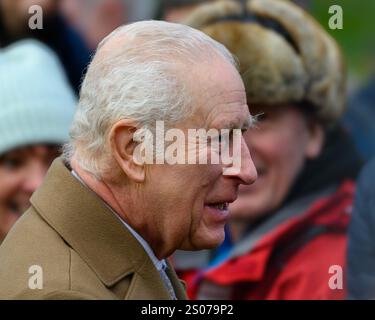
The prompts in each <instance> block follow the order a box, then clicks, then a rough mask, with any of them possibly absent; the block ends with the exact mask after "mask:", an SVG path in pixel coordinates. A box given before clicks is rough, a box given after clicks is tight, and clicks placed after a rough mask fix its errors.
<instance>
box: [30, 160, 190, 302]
mask: <svg viewBox="0 0 375 320" xmlns="http://www.w3.org/2000/svg"><path fill="white" fill-rule="evenodd" d="M30 201H31V203H32V205H33V206H34V207H35V208H36V210H37V211H38V213H39V214H40V215H41V216H42V217H43V218H44V219H45V220H46V221H47V223H48V224H50V225H51V227H52V228H54V229H55V230H56V231H57V232H58V233H59V234H60V236H61V237H62V238H63V239H64V240H65V241H66V242H67V243H68V244H69V245H70V246H71V247H72V248H73V249H74V250H75V251H76V252H77V253H78V254H79V255H80V257H81V258H82V259H83V260H84V261H85V262H86V263H87V264H88V265H89V266H90V267H91V268H92V269H93V270H94V272H95V273H96V274H97V276H98V277H99V279H100V280H101V281H102V282H103V283H104V284H105V285H106V286H107V287H109V286H112V285H114V284H116V283H117V282H118V281H120V280H121V279H122V278H124V277H125V276H127V275H129V274H131V273H137V274H138V275H139V276H140V278H142V279H149V280H150V281H151V282H153V287H154V290H155V292H156V296H155V297H151V296H150V298H160V299H168V298H169V295H168V292H167V290H166V288H165V287H164V284H163V282H162V280H161V278H160V275H159V273H158V271H157V270H156V268H155V266H154V265H153V263H152V261H151V259H150V258H149V256H148V255H147V253H146V252H145V251H144V249H143V247H142V246H141V244H140V243H139V242H138V241H137V240H136V239H135V238H134V237H133V235H132V234H131V233H130V231H129V230H128V229H127V228H125V226H124V225H123V224H122V223H121V221H120V220H119V219H118V218H117V217H116V216H115V215H114V214H113V212H111V210H110V209H109V208H108V207H107V206H106V205H105V204H104V202H103V201H102V200H101V199H100V198H99V197H98V196H97V195H96V194H94V192H93V191H91V190H90V189H88V188H87V187H85V186H83V185H82V184H81V183H80V182H79V181H78V180H77V179H76V178H74V177H73V176H72V174H71V172H70V171H69V169H68V168H67V167H66V166H65V165H64V163H63V162H62V160H61V159H60V158H58V159H56V160H55V161H54V162H53V163H52V165H51V167H50V169H49V171H48V173H47V175H46V177H45V179H44V182H43V184H42V186H41V187H40V188H39V189H38V190H37V191H36V192H35V193H34V194H33V196H32V197H31V199H30ZM171 275H172V276H175V274H174V273H172V274H171ZM175 278H176V279H171V281H172V283H173V285H174V287H175V291H177V292H176V294H177V293H179V295H178V296H177V297H178V298H184V297H185V295H184V291H183V289H182V288H181V284H180V283H179V280H178V278H177V277H176V276H175ZM138 283H140V282H139V281H138ZM136 286H137V284H134V285H133V289H136ZM176 286H177V288H176ZM132 291H134V290H132ZM145 298H147V297H145Z"/></svg>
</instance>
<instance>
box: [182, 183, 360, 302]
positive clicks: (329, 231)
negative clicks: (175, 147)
mask: <svg viewBox="0 0 375 320" xmlns="http://www.w3.org/2000/svg"><path fill="white" fill-rule="evenodd" d="M353 195H354V184H353V182H351V181H347V182H345V183H343V184H342V185H341V186H340V187H339V188H338V189H337V191H336V192H335V193H334V194H333V195H330V196H327V197H324V198H320V199H319V200H317V201H315V202H314V203H313V204H312V205H311V206H309V209H308V210H307V211H306V212H305V213H303V214H302V215H298V216H297V217H292V218H290V219H288V220H286V221H285V222H283V223H281V224H280V225H278V226H276V227H275V228H274V229H273V230H271V231H270V232H268V233H266V234H265V235H264V236H262V238H261V239H260V240H259V241H257V243H256V244H255V245H254V246H253V247H252V249H251V250H250V251H248V252H245V253H244V254H242V255H240V256H236V257H232V258H230V259H228V260H226V261H224V262H223V263H221V264H220V265H218V266H216V267H213V268H210V269H207V270H204V271H200V272H196V271H193V270H190V272H184V273H183V274H182V277H183V278H184V280H185V281H186V282H187V285H188V295H189V297H190V298H192V299H197V298H200V299H210V298H214V299H215V298H216V299H343V298H345V296H346V289H345V278H344V277H345V264H346V242H347V235H346V231H347V227H348V223H349V218H350V213H351V207H352V201H353ZM331 266H333V267H332V268H337V267H335V266H339V267H340V268H342V271H343V272H342V277H343V278H341V279H343V288H342V289H340V288H338V289H337V288H336V289H335V287H333V288H331V287H332V283H333V284H336V285H337V284H338V282H337V277H340V276H341V275H340V274H339V273H340V271H341V270H340V269H334V270H331V272H333V273H330V267H331ZM332 277H333V278H332ZM330 279H331V280H330ZM330 283H331V287H330ZM336 287H337V286H336Z"/></svg>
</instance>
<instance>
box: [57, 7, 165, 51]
mask: <svg viewBox="0 0 375 320" xmlns="http://www.w3.org/2000/svg"><path fill="white" fill-rule="evenodd" d="M159 2H160V0H79V1H77V0H63V1H61V11H62V13H63V14H64V16H65V17H67V19H68V21H69V23H70V24H71V25H72V26H74V28H75V29H76V30H78V31H79V33H80V34H81V35H82V36H83V38H84V39H85V42H86V43H87V44H88V46H89V48H90V49H95V48H96V47H97V45H98V44H99V42H100V41H101V40H102V39H103V38H104V36H106V35H107V34H108V33H110V32H111V31H112V30H114V29H116V28H117V27H118V26H120V25H123V24H125V23H129V22H135V21H139V20H150V19H155V18H156V17H157V11H158V9H159V7H160V4H159Z"/></svg>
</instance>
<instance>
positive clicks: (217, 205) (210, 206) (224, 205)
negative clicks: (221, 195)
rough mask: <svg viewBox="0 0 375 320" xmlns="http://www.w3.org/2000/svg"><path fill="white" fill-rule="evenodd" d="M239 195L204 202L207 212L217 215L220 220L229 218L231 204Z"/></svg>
mask: <svg viewBox="0 0 375 320" xmlns="http://www.w3.org/2000/svg"><path fill="white" fill-rule="evenodd" d="M236 198H237V196H234V197H228V198H226V199H223V200H217V201H212V202H208V203H205V204H204V207H205V209H206V210H207V212H208V213H209V214H210V215H212V216H213V217H215V219H216V220H218V221H223V220H226V219H227V218H228V215H229V204H230V203H232V202H233V201H235V200H236Z"/></svg>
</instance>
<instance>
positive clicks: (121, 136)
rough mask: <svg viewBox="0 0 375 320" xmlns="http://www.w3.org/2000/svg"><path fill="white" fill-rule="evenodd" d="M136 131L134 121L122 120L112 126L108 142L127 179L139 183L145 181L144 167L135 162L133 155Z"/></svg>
mask: <svg viewBox="0 0 375 320" xmlns="http://www.w3.org/2000/svg"><path fill="white" fill-rule="evenodd" d="M137 129H138V127H137V124H136V122H135V121H134V120H131V119H122V120H120V121H118V122H116V123H115V124H114V125H113V126H112V128H111V130H110V132H109V140H110V146H111V151H112V155H113V157H114V159H115V160H116V162H117V164H118V166H119V167H120V168H121V170H122V171H123V172H124V174H125V175H126V176H127V177H128V178H129V179H131V180H133V181H135V182H137V183H141V182H144V179H145V165H144V164H141V163H139V161H138V162H137V161H136V158H135V154H134V152H135V149H136V146H137V144H138V143H137V142H136V141H134V140H133V138H134V133H135V132H136V131H137Z"/></svg>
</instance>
